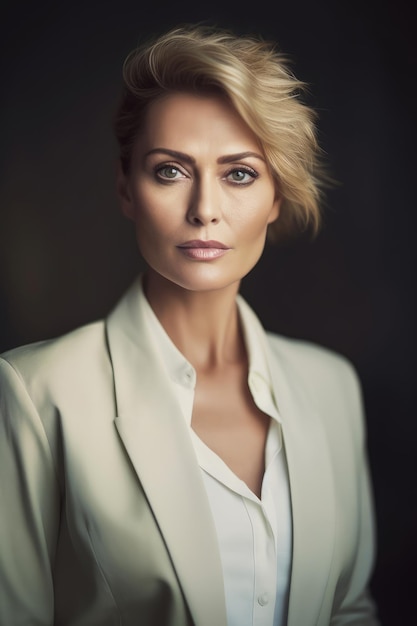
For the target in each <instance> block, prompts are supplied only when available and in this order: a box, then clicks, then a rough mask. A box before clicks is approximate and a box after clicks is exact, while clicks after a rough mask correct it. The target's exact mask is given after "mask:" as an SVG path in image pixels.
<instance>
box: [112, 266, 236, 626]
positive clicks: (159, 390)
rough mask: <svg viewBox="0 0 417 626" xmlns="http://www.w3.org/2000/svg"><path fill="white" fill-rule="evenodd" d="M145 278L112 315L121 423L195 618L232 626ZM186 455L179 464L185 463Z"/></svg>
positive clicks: (202, 623)
mask: <svg viewBox="0 0 417 626" xmlns="http://www.w3.org/2000/svg"><path fill="white" fill-rule="evenodd" d="M139 281H140V277H139V278H138V280H137V281H135V283H134V284H133V286H132V287H131V288H130V290H129V291H128V292H127V294H126V295H125V297H124V298H123V299H122V300H121V301H120V303H119V304H118V305H117V306H116V308H115V309H114V310H113V311H112V313H111V314H110V315H109V317H108V318H107V337H108V342H109V350H110V356H111V360H112V365H113V372H114V385H115V396H116V406H117V417H116V419H115V424H116V427H117V430H118V432H119V435H120V438H121V441H122V443H123V445H124V446H125V448H126V451H127V453H128V455H129V457H130V460H131V462H132V465H133V467H134V469H135V471H136V473H137V475H138V477H139V480H140V482H141V484H142V486H143V488H144V491H145V493H146V496H147V498H148V500H149V504H150V506H151V508H152V510H153V512H154V514H155V518H156V520H157V522H158V526H159V528H160V530H161V533H162V535H163V537H164V540H165V542H166V545H167V548H168V551H169V553H170V556H171V558H172V562H173V565H174V568H175V570H176V573H177V576H178V579H179V581H180V584H181V587H182V590H183V592H184V595H185V598H186V601H187V603H188V607H189V609H190V612H191V615H192V617H193V620H194V622H195V623H196V624H198V625H199V626H213V624H216V626H226V608H225V598H224V589H223V577H222V567H221V561H220V555H219V552H218V548H217V537H216V530H215V527H214V523H213V521H212V516H211V511H210V505H209V502H208V500H207V497H206V493H205V488H204V484H203V480H202V477H201V473H200V468H199V466H198V463H197V461H196V458H195V454H194V449H193V446H192V443H191V439H190V434H189V432H188V426H187V424H186V423H185V420H184V418H183V416H182V414H181V411H180V407H179V405H178V404H177V400H176V397H175V396H174V395H171V394H170V393H169V391H168V390H169V389H170V385H169V384H168V381H167V378H166V377H167V375H168V374H167V371H166V367H165V365H164V363H163V362H161V361H160V357H159V355H158V354H157V353H156V351H155V350H154V349H152V344H151V341H150V339H149V337H148V336H147V334H146V326H145V320H144V319H143V315H142V313H141V307H140V302H139V300H140V298H144V297H145V296H144V294H143V292H142V289H141V286H140V282H139ZM179 459H180V462H179Z"/></svg>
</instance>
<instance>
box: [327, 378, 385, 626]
mask: <svg viewBox="0 0 417 626" xmlns="http://www.w3.org/2000/svg"><path fill="white" fill-rule="evenodd" d="M350 374H351V381H352V392H351V393H352V395H351V397H352V400H353V404H352V405H351V411H352V413H351V415H352V417H353V418H354V420H353V425H354V428H353V429H354V436H355V435H356V436H355V439H356V451H357V459H356V468H357V473H356V485H357V491H358V495H357V499H358V510H359V520H358V530H357V542H356V551H355V554H354V555H353V559H352V563H351V567H350V568H349V569H348V571H347V572H346V573H345V574H344V575H343V576H342V577H341V578H340V580H339V584H338V586H337V589H336V594H335V598H334V605H333V611H332V619H331V622H330V624H331V626H345V625H347V624H349V625H355V626H378V625H379V624H380V622H379V619H378V617H377V610H376V605H375V603H374V600H373V598H372V597H371V594H370V591H369V582H370V577H371V575H372V571H373V566H374V560H375V549H376V541H375V534H376V524H375V516H374V504H373V493H372V485H371V479H370V471H369V463H368V455H367V446H366V436H365V415H364V410H363V401H362V390H361V385H360V382H359V379H358V376H357V374H356V371H355V370H354V369H353V367H351V368H350Z"/></svg>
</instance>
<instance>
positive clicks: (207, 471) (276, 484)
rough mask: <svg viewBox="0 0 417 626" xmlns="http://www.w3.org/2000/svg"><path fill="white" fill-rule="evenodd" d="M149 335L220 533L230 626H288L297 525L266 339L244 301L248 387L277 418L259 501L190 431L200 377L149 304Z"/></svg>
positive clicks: (240, 303) (261, 406)
mask: <svg viewBox="0 0 417 626" xmlns="http://www.w3.org/2000/svg"><path fill="white" fill-rule="evenodd" d="M141 302H142V303H143V307H144V309H145V310H144V314H145V319H146V323H147V325H148V332H149V335H150V336H151V337H152V339H153V340H154V342H155V347H156V349H158V350H160V351H161V352H162V353H163V360H164V362H165V364H166V366H167V369H168V372H169V373H170V378H171V380H172V385H173V390H174V392H175V393H176V395H177V396H178V399H179V401H180V404H181V408H182V412H183V415H184V419H185V420H186V421H187V424H188V425H189V426H190V436H191V440H192V443H193V446H194V450H195V453H196V456H197V460H198V463H199V465H200V468H201V471H202V477H203V482H204V484H205V487H206V491H207V496H208V499H209V502H210V506H211V510H212V514H213V519H214V523H215V527H216V530H217V536H218V542H219V550H220V558H221V562H222V567H223V578H224V589H225V597H226V610H227V623H228V626H284V624H285V623H286V616H287V605H288V594H289V581H290V570H291V550H292V520H291V505H290V494H289V483H288V475H287V466H286V460H285V451H284V448H283V445H282V435H281V424H280V416H279V413H278V410H277V407H276V403H275V401H274V397H273V393H272V385H271V380H270V374H269V371H268V366H267V362H266V358H265V348H264V331H263V329H262V327H261V325H260V323H259V321H258V319H257V318H256V317H255V316H254V314H253V312H252V311H251V310H250V309H249V307H248V306H247V305H246V303H245V302H244V301H243V299H242V298H240V297H239V296H238V298H237V303H238V310H239V315H240V318H241V322H242V327H243V333H244V338H245V344H246V349H247V352H248V360H249V375H248V386H249V389H250V392H251V394H252V397H253V399H254V401H255V404H256V405H257V406H258V408H259V409H260V410H261V411H263V412H264V413H266V414H267V415H269V416H270V417H271V421H270V427H269V431H268V436H267V441H266V449H265V474H264V477H263V482H262V489H261V498H260V499H259V498H258V497H257V496H256V495H255V494H254V493H253V492H252V491H251V490H250V489H249V487H248V486H247V485H246V484H245V483H244V482H243V481H242V480H241V479H239V478H238V477H237V476H236V474H234V472H233V471H232V470H231V469H230V468H229V467H228V466H227V465H226V463H225V462H224V461H223V460H222V459H221V458H220V457H219V456H218V455H217V454H216V453H215V452H213V451H212V450H211V449H210V448H209V447H208V446H206V444H205V443H204V442H203V441H202V440H201V439H200V438H199V437H198V435H197V434H196V433H195V432H194V431H193V430H192V428H191V417H192V410H193V402H194V389H195V385H196V372H195V370H194V368H193V367H192V365H191V364H190V363H189V362H188V361H187V360H186V359H185V358H184V356H183V355H182V354H181V352H180V351H179V350H178V349H177V347H176V346H175V345H174V343H173V342H172V341H171V339H170V338H169V336H168V335H167V333H166V332H165V330H164V328H163V327H162V325H161V324H160V322H159V320H158V318H157V317H156V315H155V314H154V312H153V310H152V308H151V307H150V305H149V303H148V302H147V300H146V299H145V298H143V299H141Z"/></svg>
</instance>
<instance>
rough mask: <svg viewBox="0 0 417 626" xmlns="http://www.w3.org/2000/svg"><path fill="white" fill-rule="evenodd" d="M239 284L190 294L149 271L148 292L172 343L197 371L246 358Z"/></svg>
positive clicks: (148, 297) (145, 282)
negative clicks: (241, 328) (241, 326)
mask: <svg viewBox="0 0 417 626" xmlns="http://www.w3.org/2000/svg"><path fill="white" fill-rule="evenodd" d="M238 290H239V283H234V284H232V285H229V286H227V287H225V288H223V289H217V290H212V291H203V292H201V291H198V292H196V291H190V290H187V289H183V288H182V287H180V286H178V285H176V284H174V283H172V282H171V281H169V280H167V279H165V278H163V277H162V276H161V275H159V274H156V273H155V272H152V270H148V271H147V273H146V275H145V279H144V291H145V294H146V297H147V299H148V301H149V303H150V305H151V307H152V309H153V311H154V313H155V315H156V316H157V317H158V319H159V321H160V322H161V324H162V326H163V327H164V329H165V331H166V332H167V333H168V335H169V337H170V338H171V340H172V341H173V342H174V344H175V345H176V346H177V348H178V349H179V350H180V352H181V353H182V354H183V355H184V356H185V358H186V359H187V360H188V361H189V362H190V363H191V364H192V365H193V366H194V367H195V369H197V370H200V371H201V370H205V371H208V370H212V369H217V368H221V367H222V366H224V365H227V364H230V363H235V362H236V361H241V360H242V358H244V356H245V350H244V344H243V339H242V336H241V330H240V324H239V318H238V311H237V305H236V295H237V292H238Z"/></svg>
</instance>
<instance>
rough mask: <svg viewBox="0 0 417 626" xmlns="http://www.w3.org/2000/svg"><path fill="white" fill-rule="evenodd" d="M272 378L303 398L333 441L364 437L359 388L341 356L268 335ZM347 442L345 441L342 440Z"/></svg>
mask: <svg viewBox="0 0 417 626" xmlns="http://www.w3.org/2000/svg"><path fill="white" fill-rule="evenodd" d="M267 342H268V346H269V354H270V359H271V365H272V369H273V375H274V376H276V377H279V378H280V379H281V388H282V385H284V386H285V387H286V388H287V389H289V390H290V392H291V393H292V394H297V396H298V397H299V396H301V395H302V396H303V398H304V400H305V406H306V407H309V409H313V410H314V411H315V412H316V414H317V415H320V419H321V421H322V422H323V424H325V426H326V429H327V430H328V432H332V433H333V436H334V437H335V438H337V437H339V436H340V435H341V434H342V435H345V436H346V437H352V436H353V438H354V439H355V440H356V441H360V440H361V439H362V437H363V434H364V410H363V398H362V387H361V383H360V379H359V376H358V373H357V371H356V368H355V367H354V365H353V364H352V362H351V361H350V360H349V359H348V358H347V357H346V356H344V355H342V354H339V353H337V352H335V351H333V350H330V349H328V348H326V347H323V346H320V345H317V344H314V343H312V342H309V341H304V340H299V339H293V338H287V337H283V336H280V335H275V334H273V333H267ZM345 441H346V439H345Z"/></svg>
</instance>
